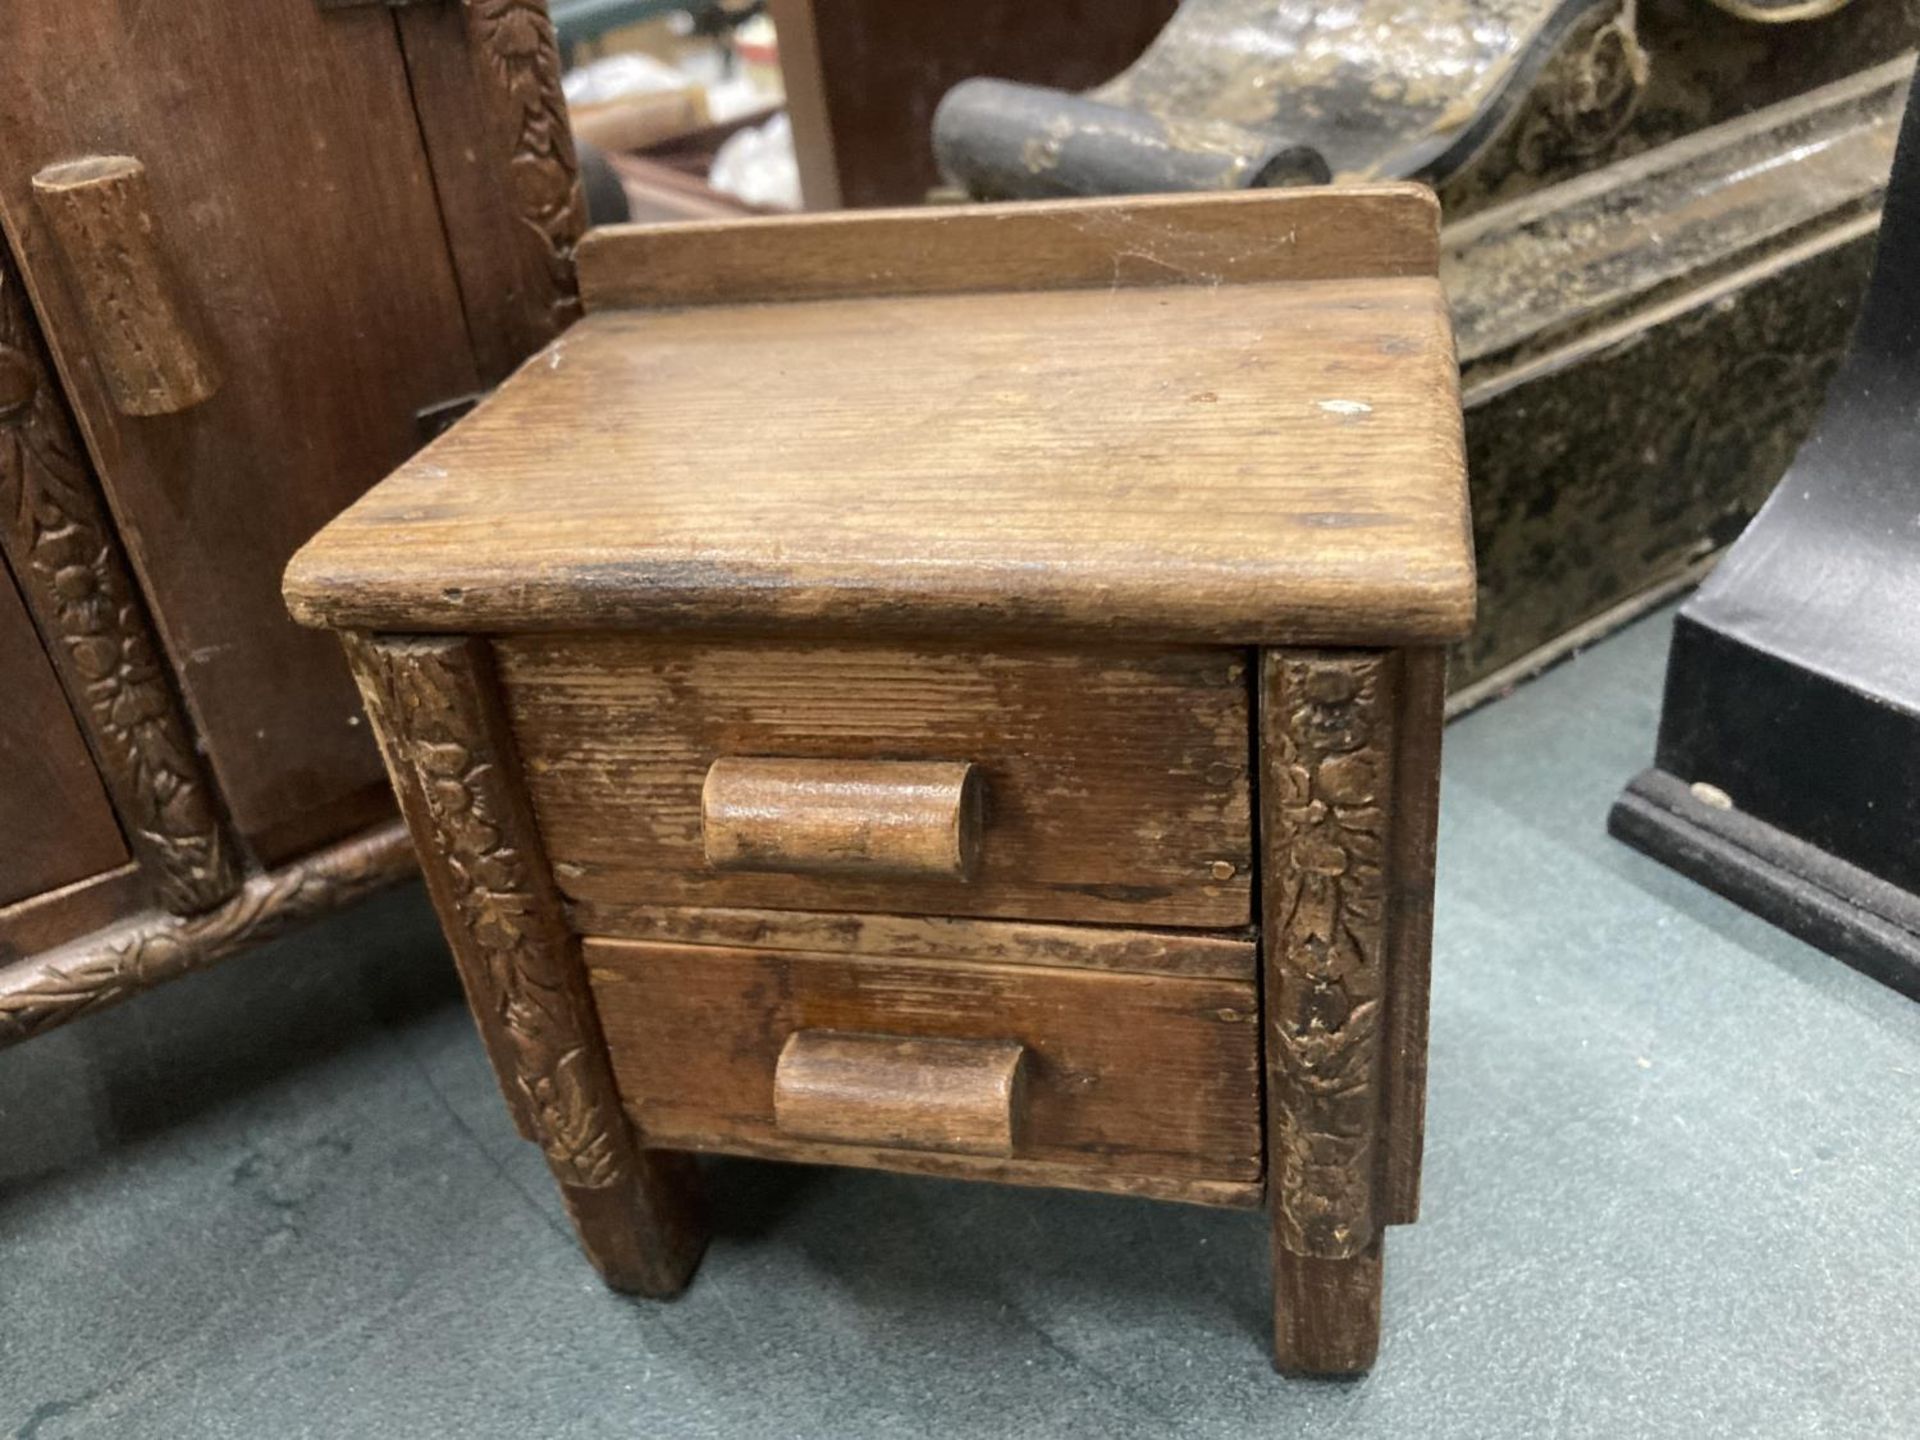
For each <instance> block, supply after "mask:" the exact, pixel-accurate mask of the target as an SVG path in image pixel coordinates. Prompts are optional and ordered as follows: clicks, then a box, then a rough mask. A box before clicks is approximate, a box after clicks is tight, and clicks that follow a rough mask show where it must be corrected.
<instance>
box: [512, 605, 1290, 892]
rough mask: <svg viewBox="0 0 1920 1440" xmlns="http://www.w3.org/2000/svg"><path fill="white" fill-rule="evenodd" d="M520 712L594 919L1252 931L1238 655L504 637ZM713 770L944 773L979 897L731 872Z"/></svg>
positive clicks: (882, 882) (538, 799)
mask: <svg viewBox="0 0 1920 1440" xmlns="http://www.w3.org/2000/svg"><path fill="white" fill-rule="evenodd" d="M498 653H499V661H500V674H501V678H502V681H503V684H504V688H505V696H506V706H507V709H508V712H509V714H510V715H511V716H512V723H513V728H514V731H515V734H516V736H517V737H518V743H519V746H520V751H521V754H522V756H523V757H524V759H525V762H526V771H527V783H528V786H529V788H530V790H531V793H532V797H533V801H534V805H535V807H536V809H537V811H538V813H539V817H540V825H541V829H542V832H543V834H544V836H545V840H546V848H547V852H548V853H549V854H550V855H551V856H552V857H553V862H554V868H555V875H556V878H557V881H558V884H559V887H560V889H561V890H562V891H563V892H564V893H565V894H566V896H567V897H568V898H569V899H570V900H572V901H574V902H575V903H576V904H579V903H583V902H584V903H590V904H607V903H612V904H628V903H638V904H653V905H692V904H703V905H717V906H741V907H749V908H752V907H759V908H777V909H794V910H835V911H849V910H854V911H880V912H894V913H911V914H927V915H958V916H968V915H977V916H1004V917H1012V918H1022V919H1040V920H1091V921H1102V922H1112V923H1120V924H1133V925H1188V926H1208V927H1217V926H1235V925H1244V924H1245V923H1246V922H1247V918H1248V913H1249V908H1250V898H1251V883H1250V880H1249V865H1250V859H1251V844H1252V835H1251V829H1252V826H1251V818H1250V814H1249V809H1250V802H1249V787H1248V775H1247V767H1248V747H1249V735H1250V733H1251V720H1250V717H1249V714H1248V709H1249V705H1248V693H1247V678H1246V665H1245V661H1244V659H1243V657H1242V656H1241V655H1240V654H1239V653H1237V652H1229V651H1185V650H1161V651H1152V650H1149V651H1141V652H1137V653H1119V652H1112V651H1093V652H1086V653H1079V654H1073V653H1062V652H1051V651H1038V650H1020V651H1008V652H1004V653H984V654H983V653H979V652H975V651H968V650H944V649H933V648H925V649H913V650H907V649H899V648H894V647H886V646H827V645H782V644H753V643H746V642H741V643H724V642H721V643H704V642H698V641H686V642H680V641H672V640H653V639H648V638H643V637H636V636H623V635H601V636H561V637H552V638H549V637H543V636H536V637H511V638H508V639H506V640H503V641H501V642H500V644H499V646H498ZM719 755H761V756H778V757H785V758H789V759H815V758H824V759H832V760H836V761H841V760H865V759H875V760H878V759H886V760H941V761H949V760H953V759H955V758H956V757H958V758H963V759H965V760H967V761H969V762H970V763H972V764H973V765H974V766H975V767H977V769H978V770H979V772H980V774H981V777H982V781H983V783H984V787H985V790H986V793H987V796H988V797H989V810H988V814H987V816H986V823H985V826H984V829H983V832H982V838H981V846H980V862H979V867H978V870H977V872H976V874H975V875H974V878H973V879H972V880H971V881H970V882H962V881H958V880H936V879H930V878H926V877H915V878H910V879H884V878H882V879H873V878H858V877H840V876H825V875H760V874H742V873H728V872H719V871H715V870H713V869H711V868H710V867H709V866H708V865H707V862H706V858H705V855H704V853H703V850H702V840H701V802H700V797H701V787H702V782H703V781H704V779H705V777H706V774H707V768H708V766H709V765H711V764H712V762H713V760H714V758H715V757H716V756H719Z"/></svg>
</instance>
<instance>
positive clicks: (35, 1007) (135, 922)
mask: <svg viewBox="0 0 1920 1440" xmlns="http://www.w3.org/2000/svg"><path fill="white" fill-rule="evenodd" d="M413 872H414V860H413V847H412V845H411V844H409V843H408V840H407V834H406V831H405V830H404V829H403V828H402V827H401V826H400V825H399V824H397V823H389V824H387V825H385V826H382V827H381V828H380V829H378V830H375V831H372V832H370V833H368V834H364V835H357V836H354V837H353V838H352V839H350V840H347V841H345V842H343V843H341V844H338V845H334V846H330V847H329V848H327V849H326V850H323V851H320V852H319V853H317V854H314V855H311V856H308V857H306V858H304V859H302V860H301V861H300V862H299V863H298V864H295V865H289V866H286V867H285V868H283V869H280V870H271V871H268V872H266V873H265V874H258V875H254V876H252V877H250V878H249V879H248V880H247V883H246V884H245V885H244V886H243V887H242V888H241V890H240V892H239V893H238V894H236V895H235V896H234V897H233V898H232V899H230V900H228V901H227V902H226V903H225V904H223V905H220V906H218V907H216V908H214V909H212V910H208V911H205V912H203V913H201V914H198V915H192V916H187V917H184V918H183V917H179V916H174V915H167V914H164V913H162V912H159V911H148V912H145V913H143V914H136V915H134V916H132V917H131V918H128V919H126V920H123V921H122V922H121V923H119V924H116V925H112V926H109V927H108V928H106V929H103V930H100V931H98V932H96V933H93V934H88V935H84V936H83V937H82V938H80V939H78V940H75V941H73V942H72V943H70V944H67V945H62V946H59V947H57V948H54V949H51V950H46V951H43V952H41V953H39V954H35V955H33V956H31V957H29V958H27V959H24V960H19V961H15V962H14V963H12V964H9V965H6V966H4V967H0V1046H6V1045H12V1044H15V1043H17V1042H19V1041H21V1040H26V1039H30V1038H31V1037H33V1036H35V1035H38V1034H41V1033H43V1032H45V1031H48V1030H51V1029H53V1028H54V1027H55V1026H58V1025H65V1024H66V1023H68V1022H69V1021H72V1020H78V1019H79V1018H80V1017H81V1016H83V1015H91V1014H93V1013H94V1012H95V1011H97V1010H104V1009H106V1008H107V1007H108V1006H110V1005H118V1004H119V1003H120V1002H121V1001H123V1000H127V999H130V998H131V997H133V996H135V995H138V994H139V993H140V992H141V991H143V990H149V989H151V988H153V987H154V986H155V985H158V984H161V983H162V982H163V981H167V980H173V979H176V978H178V977H179V976H181V975H185V974H188V973H190V972H191V971H194V970H204V969H206V968H207V967H208V966H210V965H214V964H217V963H218V962H219V961H222V960H225V959H228V958H229V957H231V956H233V955H236V954H238V953H239V952H240V951H242V950H245V949H248V948H249V947H251V946H254V945H258V944H260V943H262V942H263V941H266V940H269V939H271V938H272V937H273V936H275V935H279V934H281V933H283V932H284V931H286V930H289V929H291V928H293V927H294V926H296V925H301V924H304V923H306V922H307V921H309V920H311V919H313V918H315V917H316V916H319V915H324V914H326V913H328V912H329V911H332V910H338V909H340V908H342V907H344V906H347V905H350V904H352V903H353V902H354V901H356V900H358V899H360V898H361V897H363V896H365V895H369V894H371V893H373V892H374V891H375V890H378V889H381V888H383V887H384V886H387V885H391V884H394V883H396V882H398V881H400V880H404V879H406V878H407V877H408V876H410V875H412V874H413ZM116 898H117V899H119V900H121V901H124V896H119V897H116ZM116 908H117V907H116ZM0 933H4V932H0Z"/></svg>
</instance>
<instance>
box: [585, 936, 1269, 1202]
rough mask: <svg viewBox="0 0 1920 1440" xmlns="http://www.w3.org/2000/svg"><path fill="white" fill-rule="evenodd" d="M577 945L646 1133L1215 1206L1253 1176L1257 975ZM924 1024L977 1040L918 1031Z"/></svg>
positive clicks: (669, 1144)
mask: <svg viewBox="0 0 1920 1440" xmlns="http://www.w3.org/2000/svg"><path fill="white" fill-rule="evenodd" d="M1214 943H1218V942H1214ZM585 946H586V960H587V967H588V972H589V974H590V976H591V978H592V982H593V990H594V997H595V1000H596V1002H597V1004H598V1007H599V1011H600V1020H601V1024H602V1026H603V1028H604V1029H605V1032H606V1038H607V1044H608V1048H609V1049H610V1051H611V1052H612V1058H613V1069H614V1074H615V1076H616V1078H617V1080H618V1082H619V1086H620V1092H621V1095H622V1098H623V1099H624V1101H625V1104H626V1107H627V1110H628V1112H629V1113H630V1114H631V1115H632V1117H633V1120H634V1122H635V1123H636V1124H637V1125H638V1126H639V1128H640V1133H641V1136H642V1138H643V1140H644V1142H645V1143H646V1144H648V1145H651V1146H657V1147H661V1148H666V1149H688V1150H711V1151H724V1152H733V1153H740V1154H754V1155H773V1156H783V1157H788V1158H794V1159H803V1160H805V1159H819V1160H827V1161H832V1162H835V1163H851V1164H878V1165H897V1166H898V1167H899V1168H905V1169H920V1170H929V1169H931V1170H940V1171H944V1172H945V1173H958V1174H967V1173H981V1174H991V1175H992V1176H993V1177H994V1178H997V1179H1004V1180H1014V1181H1019V1180H1023V1179H1024V1180H1028V1181H1031V1182H1033V1183H1044V1184H1062V1185H1080V1186H1085V1187H1086V1188H1092V1189H1120V1190H1135V1191H1141V1192H1145V1193H1154V1192H1155V1188H1156V1183H1157V1182H1166V1183H1165V1184H1164V1185H1162V1186H1161V1189H1162V1190H1164V1191H1167V1192H1168V1193H1177V1192H1178V1191H1179V1190H1180V1183H1179V1182H1187V1181H1211V1182H1224V1188H1223V1189H1222V1191H1221V1193H1219V1194H1216V1195H1209V1194H1203V1193H1197V1194H1193V1195H1191V1196H1189V1197H1188V1198H1195V1199H1213V1200H1218V1201H1220V1202H1222V1203H1235V1202H1236V1201H1239V1200H1244V1199H1246V1198H1248V1197H1246V1196H1243V1195H1239V1194H1236V1193H1232V1187H1233V1186H1241V1187H1247V1186H1253V1185H1257V1183H1258V1181H1259V1179H1260V1174H1261V1140H1260V1135H1261V1130H1260V1075H1259V1000H1258V996H1257V994H1256V992H1255V990H1254V987H1253V985H1252V984H1251V983H1249V982H1247V981H1244V980H1229V979H1221V978H1212V977H1194V976H1187V975H1167V974H1140V973H1130V972H1116V971H1111V970H1101V969H1073V968H1065V967H1057V966H1049V965H1027V964H981V963H953V962H948V961H944V960H938V959H925V958H915V959H903V958H875V957H867V956H851V955H845V954H824V953H819V954H816V953H794V952H785V951H768V950H749V949H736V948H729V947H724V946H713V945H675V944H659V943H649V942H636V941H617V940H599V939H589V940H588V941H586V942H585ZM802 1032H804V1033H802ZM796 1034H801V1039H800V1040H798V1041H796V1040H795V1039H794V1037H795V1035H796ZM926 1040H938V1041H959V1042H972V1043H970V1044H961V1045H924V1044H915V1043H912V1042H916V1041H926ZM889 1042H892V1043H889ZM783 1056H784V1057H785V1058H784V1060H783ZM930 1105H931V1106H933V1107H935V1108H934V1114H935V1118H934V1119H932V1120H928V1119H927V1118H926V1116H927V1115H928V1114H929V1112H928V1109H927V1107H928V1106H930ZM943 1105H944V1106H947V1107H949V1110H948V1111H947V1112H944V1113H946V1114H947V1117H948V1118H947V1120H941V1119H940V1118H938V1116H939V1114H940V1113H942V1112H939V1108H938V1107H940V1106H943ZM996 1107H999V1109H998V1111H996ZM903 1115H904V1116H905V1117H906V1118H905V1119H904V1120H903V1119H902V1116H903ZM949 1121H950V1122H951V1123H948V1122H949ZM903 1126H904V1128H903ZM929 1127H931V1128H929ZM943 1134H948V1135H953V1136H955V1137H960V1138H957V1139H955V1141H954V1142H953V1143H952V1144H951V1145H950V1146H947V1147H946V1148H947V1149H948V1151H949V1153H948V1155H947V1156H945V1157H944V1159H945V1161H946V1162H947V1163H940V1159H941V1157H940V1156H939V1152H940V1151H941V1149H942V1145H941V1144H940V1142H939V1141H938V1140H930V1139H929V1138H927V1137H928V1136H929V1135H934V1136H937V1135H943ZM996 1136H997V1137H999V1138H998V1140H997V1141H996V1139H995V1138H994V1137H996Z"/></svg>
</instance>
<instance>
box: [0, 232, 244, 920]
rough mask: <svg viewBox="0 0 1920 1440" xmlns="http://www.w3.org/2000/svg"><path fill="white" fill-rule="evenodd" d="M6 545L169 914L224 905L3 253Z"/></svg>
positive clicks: (177, 752) (203, 827)
mask: <svg viewBox="0 0 1920 1440" xmlns="http://www.w3.org/2000/svg"><path fill="white" fill-rule="evenodd" d="M0 546H4V548H5V551H6V555H7V559H8V560H9V562H11V564H12V566H13V570H14V574H15V576H16V577H17V578H18V580H19V582H20V586H21V589H22V591H23V592H24V594H25V597H26V600H27V603H28V605H29V607H30V608H31V609H32V610H33V612H34V617H35V619H36V621H37V622H38V624H39V626H40V629H41V632H42V634H43V636H44V637H45V639H46V642H47V648H48V650H49V651H50V652H51V654H52V656H53V660H54V664H55V666H56V667H57V668H58V670H59V672H60V678H61V681H62V683H63V684H64V685H65V686H66V687H67V691H68V694H69V696H70V698H71V699H72V701H73V705H74V709H75V710H76V711H77V712H78V714H79V715H80V717H81V719H82V722H83V724H84V725H85V726H86V729H87V734H88V739H89V741H90V742H91V744H92V747H93V750H94V754H95V756H96V757H97V759H98V761H99V765H100V769H101V774H102V776H103V778H104V779H105V781H106V784H107V789H108V793H109V795H110V796H111V797H112V800H113V804H114V809H115V810H116V812H117V813H118V814H119V816H120V822H121V824H122V825H123V826H124V827H125V830H126V834H127V840H128V843H129V844H130V845H131V846H132V848H133V851H134V853H135V854H136V855H137V856H138V857H139V859H140V860H141V862H142V863H143V864H144V865H145V866H146V867H147V868H148V870H149V871H150V872H151V874H152V877H153V883H154V888H155V890H156V891H157V892H158V894H159V896H160V899H161V902H162V903H163V904H164V905H166V907H167V908H168V909H169V910H173V911H176V912H178V913H182V914H190V913H192V912H194V911H197V910H205V909H207V908H209V907H211V906H213V905H217V904H219V903H220V902H221V901H222V900H224V899H226V898H227V897H228V896H229V895H231V894H233V892H234V891H235V890H236V889H237V888H238V887H239V884H240V872H239V868H238V865H237V863H236V861H235V857H234V855H233V852H232V847H231V846H230V844H229V842H228V841H227V839H226V837H225V835H224V833H223V831H222V827H221V824H220V820H219V818H218V816H217V814H216V812H215V806H214V801H213V798H212V797H213V791H212V784H211V782H210V780H209V778H208V776H207V773H206V768H205V766H204V765H203V764H202V763H201V761H200V757H199V756H198V755H197V754H196V753H195V751H194V744H193V737H192V734H191V732H190V730H189V728H188V725H187V722H186V719H185V717H184V715H183V714H182V713H181V710H180V706H179V702H178V701H177V699H176V698H175V696H174V693H173V686H172V683H171V680H170V678H169V677H168V675H167V673H166V671H165V670H164V668H163V667H162V664H161V661H160V658H159V649H158V646H157V645H156V644H155V641H154V638H153V634H152V631H151V629H150V628H149V625H148V620H147V613H146V608H145V606H144V604H143V603H142V601H141V599H140V597H139V595H138V593H137V591H136V589H135V586H134V582H133V576H132V574H131V572H130V571H129V569H128V566H127V560H126V556H125V555H124V553H123V552H122V551H121V548H120V542H119V540H118V538H117V537H116V536H115V534H114V531H113V525H112V521H111V520H110V519H109V518H108V516H107V512H106V507H105V504H104V502H103V501H102V499H101V497H100V494H99V491H98V489H97V487H96V484H95V481H94V478H93V472H92V469H91V468H90V467H89V465H88V464H87V460H86V457H85V454H84V452H83V451H82V450H81V448H80V440H79V437H78V435H76V434H75V433H74V428H73V423H72V420H71V419H70V417H69V416H68V413H67V408H66V402H65V400H64V399H63V398H62V396H61V393H60V387H59V384H58V382H57V381H56V379H55V377H54V374H53V368H52V366H51V364H50V363H49V362H48V359H47V355H46V352H45V350H44V349H42V347H41V344H40V339H39V334H38V331H37V329H36V327H35V325H34V321H33V316H32V314H31V313H30V312H29V310H28V309H27V302H26V296H25V295H24V294H23V293H22V290H21V285H20V278H19V275H18V274H17V273H16V272H15V271H14V270H13V268H12V262H11V260H10V259H8V257H7V255H6V253H5V250H4V247H0Z"/></svg>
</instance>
